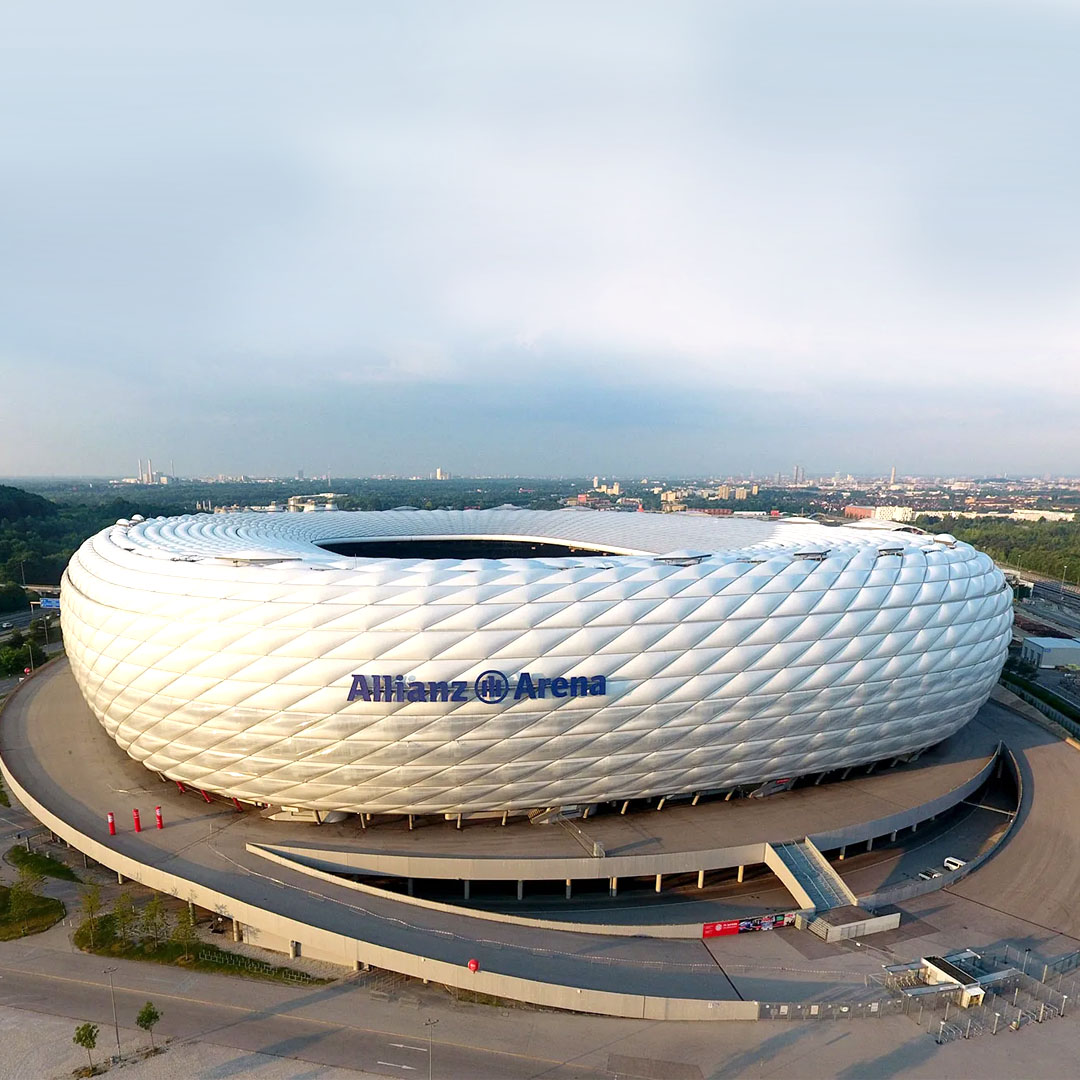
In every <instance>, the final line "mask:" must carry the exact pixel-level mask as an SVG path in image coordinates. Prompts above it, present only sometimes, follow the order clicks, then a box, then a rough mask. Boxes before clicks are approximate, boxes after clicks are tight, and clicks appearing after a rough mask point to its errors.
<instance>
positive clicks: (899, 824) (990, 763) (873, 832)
mask: <svg viewBox="0 0 1080 1080" xmlns="http://www.w3.org/2000/svg"><path fill="white" fill-rule="evenodd" d="M999 753H1000V750H999ZM996 763H997V754H993V755H991V756H990V757H989V758H987V761H986V764H985V765H984V766H983V767H982V768H981V769H980V770H979V771H978V773H977V774H976V775H975V776H973V777H970V778H969V779H968V780H966V781H965V782H964V783H963V784H960V785H959V786H958V787H955V788H953V789H952V790H951V791H947V792H946V793H945V794H944V795H939V796H938V797H937V798H936V799H931V800H930V801H929V802H926V803H923V804H922V806H916V807H913V808H911V809H908V810H904V811H902V812H901V813H898V814H891V815H890V816H888V817H883V818H878V819H877V820H875V821H868V822H865V823H863V824H861V825H854V826H845V827H844V828H840V829H832V830H827V831H825V832H820V833H811V834H810V835H809V837H808V839H809V840H810V841H811V842H812V843H813V844H814V846H815V847H817V848H819V849H821V850H828V849H829V848H838V847H844V846H845V845H848V844H858V843H861V842H864V841H866V840H870V839H871V838H872V837H875V836H886V835H888V834H889V833H892V832H899V830H901V829H909V828H911V826H912V825H919V824H921V823H922V822H923V821H925V820H926V819H927V818H930V817H935V816H936V815H938V814H941V813H944V812H945V811H946V810H949V809H951V808H952V807H954V806H955V805H956V804H957V803H958V802H962V801H963V800H964V799H966V798H967V797H968V796H969V795H971V794H972V793H973V792H975V791H978V790H979V788H981V787H982V786H983V784H985V783H986V781H987V780H988V779H989V778H990V775H991V774H992V773H993V771H994V766H995V764H996Z"/></svg>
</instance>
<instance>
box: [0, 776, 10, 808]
mask: <svg viewBox="0 0 1080 1080" xmlns="http://www.w3.org/2000/svg"><path fill="white" fill-rule="evenodd" d="M10 805H11V800H10V799H9V798H8V793H7V792H6V791H5V790H4V781H3V780H0V806H10Z"/></svg>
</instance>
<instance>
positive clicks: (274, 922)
mask: <svg viewBox="0 0 1080 1080" xmlns="http://www.w3.org/2000/svg"><path fill="white" fill-rule="evenodd" d="M0 772H2V773H3V776H4V780H5V782H6V783H7V784H8V785H9V788H10V790H11V792H12V794H14V796H15V797H16V798H17V799H18V800H19V802H21V803H22V805H23V806H25V807H26V809H27V810H29V811H30V813H31V814H33V815H34V817H35V818H37V820H38V821H40V822H41V824H42V825H44V826H45V827H46V828H47V829H50V830H51V831H52V832H54V833H55V834H56V835H57V836H59V837H60V838H61V839H62V840H64V841H66V842H67V843H69V844H71V845H72V846H73V847H75V848H77V849H78V850H79V851H81V852H83V853H84V854H85V855H87V856H89V857H90V858H91V859H94V860H95V861H96V862H99V863H101V865H102V866H106V867H108V868H109V869H110V870H113V871H114V872H115V873H117V874H121V875H123V876H124V877H126V878H130V879H131V880H132V881H137V882H139V883H140V884H142V885H146V886H148V887H149V888H151V889H156V890H157V891H158V892H164V893H169V894H170V895H172V896H175V897H178V898H179V899H181V900H186V901H190V902H191V903H193V904H197V905H198V906H199V907H202V908H206V909H207V910H208V911H216V912H218V913H219V914H221V915H224V916H225V917H227V918H231V919H235V920H236V921H237V922H239V923H241V924H243V926H244V927H245V934H244V937H245V940H247V941H250V942H251V943H252V944H258V945H262V946H263V947H265V948H275V947H277V948H281V950H282V951H283V952H288V951H290V948H291V946H292V944H293V943H295V944H296V945H298V946H299V952H300V955H302V956H309V957H311V958H313V959H316V960H323V961H326V962H327V963H331V964H338V965H340V966H342V967H346V968H350V969H357V968H359V967H361V966H362V965H364V964H367V965H369V966H371V967H378V968H383V969H385V970H387V971H394V972H398V973H400V974H402V975H408V976H411V977H412V978H417V979H425V980H428V981H430V982H436V983H442V984H444V985H446V986H453V987H456V988H458V989H462V990H473V991H475V992H477V993H481V994H487V995H490V996H493V997H501V998H508V999H510V1000H513V1001H524V1002H528V1003H530V1004H533V1005H542V1006H546V1007H548V1008H554V1009H567V1010H570V1011H573V1012H588V1013H596V1014H599V1015H602V1016H622V1017H632V1018H635V1019H643V1020H756V1019H757V1018H758V1003H757V1002H755V1001H712V1000H705V999H697V998H668V997H652V996H648V995H642V994H620V993H613V992H610V991H604V990H593V989H590V988H588V987H576V986H567V985H562V984H557V983H547V982H538V981H535V980H531V979H523V978H520V977H518V976H514V975H504V974H500V973H498V972H493V971H484V970H483V969H481V970H480V971H476V972H471V971H469V970H468V968H467V967H466V966H465V964H464V962H463V963H462V964H460V965H459V964H451V963H447V962H446V961H443V960H434V959H431V958H430V957H424V956H416V955H414V954H412V953H405V952H401V951H399V950H396V949H388V948H385V947H384V946H381V945H375V944H372V943H371V942H366V941H361V940H359V939H357V938H351V937H347V936H345V935H342V934H335V933H333V932H332V931H329V930H323V929H321V928H320V927H317V926H311V925H309V924H307V923H304V922H300V921H299V920H297V919H291V918H289V917H288V916H286V915H282V914H279V913H277V912H273V911H267V910H266V909H264V908H260V907H256V906H255V905H253V904H249V903H246V902H244V901H239V900H236V899H235V898H233V897H231V896H229V895H227V894H226V893H223V892H219V891H218V890H216V889H212V888H210V887H209V886H207V885H203V884H201V883H200V882H197V881H189V880H187V879H186V878H182V877H178V876H177V875H175V874H170V873H168V872H166V871H164V870H159V869H158V868H157V867H153V866H148V865H147V864H145V863H141V862H138V861H137V860H135V859H132V858H130V857H129V856H127V855H124V854H122V853H120V852H118V851H114V850H113V849H111V848H109V847H106V846H105V845H104V844H102V843H100V842H99V841H97V840H94V839H93V838H92V837H89V836H86V835H85V834H83V833H81V832H79V830H78V829H76V828H74V827H73V826H71V825H69V824H68V823H67V822H66V821H64V820H63V819H61V818H59V817H57V815H55V814H54V813H52V812H51V811H50V810H49V809H47V808H46V807H45V806H43V805H42V804H41V803H40V802H38V800H37V799H35V798H34V797H33V795H31V794H30V793H29V792H28V791H27V790H26V789H25V788H23V787H22V785H21V784H20V783H19V782H18V781H17V780H16V779H15V777H14V776H12V774H11V772H10V771H9V770H8V768H7V766H6V765H5V764H4V763H3V762H2V761H0ZM283 946H284V947H283Z"/></svg>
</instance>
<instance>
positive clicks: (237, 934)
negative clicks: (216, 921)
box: [232, 919, 244, 941]
mask: <svg viewBox="0 0 1080 1080" xmlns="http://www.w3.org/2000/svg"><path fill="white" fill-rule="evenodd" d="M232 939H233V941H243V940H244V928H243V926H242V925H241V923H240V920H239V919H233V921H232Z"/></svg>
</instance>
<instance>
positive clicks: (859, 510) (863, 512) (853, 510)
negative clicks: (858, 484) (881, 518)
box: [844, 506, 874, 518]
mask: <svg viewBox="0 0 1080 1080" xmlns="http://www.w3.org/2000/svg"><path fill="white" fill-rule="evenodd" d="M873 516H874V507H872V506H845V507H844V517H849V518H872V517H873Z"/></svg>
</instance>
